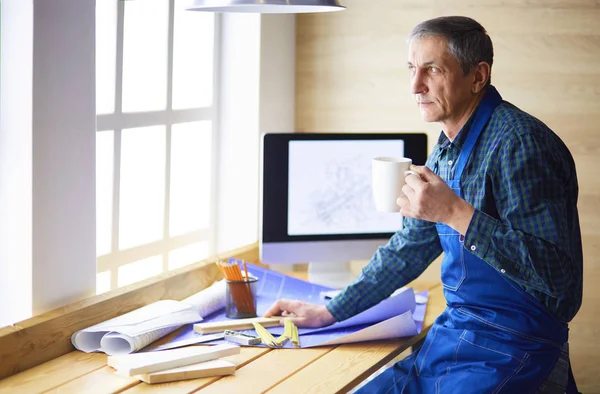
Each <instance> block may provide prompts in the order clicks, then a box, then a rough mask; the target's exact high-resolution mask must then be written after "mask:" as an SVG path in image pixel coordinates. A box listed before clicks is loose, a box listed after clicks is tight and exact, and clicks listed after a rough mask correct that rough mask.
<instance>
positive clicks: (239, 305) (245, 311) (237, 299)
mask: <svg viewBox="0 0 600 394" xmlns="http://www.w3.org/2000/svg"><path fill="white" fill-rule="evenodd" d="M226 282H227V286H225V316H227V317H229V318H231V319H244V318H248V317H256V289H257V287H258V278H252V277H250V278H248V280H247V281H231V280H227V281H226Z"/></svg>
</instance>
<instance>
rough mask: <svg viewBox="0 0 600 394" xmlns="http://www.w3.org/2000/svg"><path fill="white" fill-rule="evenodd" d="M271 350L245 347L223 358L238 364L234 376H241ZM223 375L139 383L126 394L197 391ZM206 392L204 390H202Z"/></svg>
mask: <svg viewBox="0 0 600 394" xmlns="http://www.w3.org/2000/svg"><path fill="white" fill-rule="evenodd" d="M270 352H271V349H269V348H262V347H243V348H242V351H241V353H240V354H238V355H235V356H229V357H224V358H223V360H227V361H231V362H232V363H234V364H237V370H236V371H235V375H234V376H240V374H241V373H242V372H243V371H244V369H246V368H247V367H248V365H251V364H252V363H254V361H255V360H257V359H260V358H262V357H263V356H264V355H266V354H268V353H270ZM221 379H223V378H222V377H220V376H219V377H212V378H202V379H194V380H183V381H181V382H171V383H161V384H153V385H149V384H145V383H142V384H139V385H137V386H135V387H132V388H130V389H128V390H126V391H124V393H125V394H138V393H160V394H181V393H195V392H196V391H197V390H199V389H203V388H206V387H210V386H211V385H212V384H213V383H214V382H218V381H220V380H221ZM240 386H242V388H241V389H240V390H238V391H233V392H234V393H236V392H239V393H242V392H244V393H245V392H246V391H245V389H244V388H245V385H244V384H241V385H240ZM201 392H202V393H204V390H201ZM222 393H227V391H222Z"/></svg>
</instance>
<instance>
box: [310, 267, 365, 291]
mask: <svg viewBox="0 0 600 394" xmlns="http://www.w3.org/2000/svg"><path fill="white" fill-rule="evenodd" d="M354 279H356V275H355V274H353V273H352V272H351V270H350V263H349V262H319V263H308V281H309V282H311V283H315V284H318V285H322V286H328V287H333V288H334V289H343V288H345V287H346V286H348V285H349V284H350V283H352V282H353V281H354Z"/></svg>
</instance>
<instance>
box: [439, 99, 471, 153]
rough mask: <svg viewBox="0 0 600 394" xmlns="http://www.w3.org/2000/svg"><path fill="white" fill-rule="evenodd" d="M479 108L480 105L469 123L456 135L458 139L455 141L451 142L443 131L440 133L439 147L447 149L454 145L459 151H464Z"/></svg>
mask: <svg viewBox="0 0 600 394" xmlns="http://www.w3.org/2000/svg"><path fill="white" fill-rule="evenodd" d="M478 108H479V104H478V105H477V107H475V110H474V111H473V113H472V114H471V116H469V119H468V120H467V123H465V125H464V126H463V127H462V129H460V131H459V132H458V134H457V135H456V138H454V140H453V141H450V140H449V139H448V137H446V134H444V132H443V131H442V132H440V136H439V138H438V145H439V146H440V148H441V149H445V148H447V147H448V145H450V144H452V145H454V146H455V147H456V148H458V149H462V147H463V145H464V144H465V140H466V139H467V134H469V130H470V129H471V125H472V124H473V119H474V118H475V113H476V112H477V109H478Z"/></svg>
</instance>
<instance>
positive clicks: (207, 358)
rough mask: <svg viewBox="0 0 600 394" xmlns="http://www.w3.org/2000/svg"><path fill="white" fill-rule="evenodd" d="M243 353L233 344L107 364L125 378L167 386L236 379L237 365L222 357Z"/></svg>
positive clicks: (128, 357) (121, 358) (113, 359)
mask: <svg viewBox="0 0 600 394" xmlns="http://www.w3.org/2000/svg"><path fill="white" fill-rule="evenodd" d="M239 353H240V347H239V346H237V345H232V344H223V345H216V346H208V347H206V346H191V347H185V348H180V349H171V350H165V351H159V352H148V353H134V354H125V355H121V356H109V357H108V360H107V364H108V365H109V366H111V367H113V368H114V369H116V372H117V373H118V374H120V375H123V376H134V377H136V378H137V379H139V380H141V381H144V382H146V383H164V382H172V381H176V380H184V379H197V378H204V377H208V376H222V375H232V374H234V373H235V367H236V365H235V364H234V363H232V362H230V361H227V360H221V358H222V357H227V356H232V355H235V354H239Z"/></svg>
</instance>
